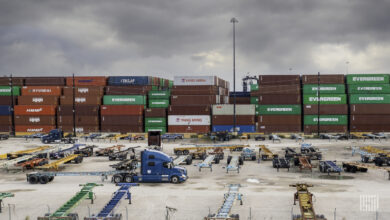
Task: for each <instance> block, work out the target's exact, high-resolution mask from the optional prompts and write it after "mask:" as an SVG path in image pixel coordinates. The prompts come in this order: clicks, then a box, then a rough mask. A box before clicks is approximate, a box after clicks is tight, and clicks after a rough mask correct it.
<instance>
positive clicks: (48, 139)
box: [41, 129, 64, 144]
mask: <svg viewBox="0 0 390 220" xmlns="http://www.w3.org/2000/svg"><path fill="white" fill-rule="evenodd" d="M63 136H64V133H63V132H62V131H61V130H60V129H53V130H51V131H50V132H49V134H47V135H44V136H42V137H41V141H42V143H45V144H48V143H52V142H55V141H61V139H62V138H63Z"/></svg>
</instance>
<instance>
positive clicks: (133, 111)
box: [100, 105, 144, 115]
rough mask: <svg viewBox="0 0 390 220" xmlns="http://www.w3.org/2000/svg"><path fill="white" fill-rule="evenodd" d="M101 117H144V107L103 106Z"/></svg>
mask: <svg viewBox="0 0 390 220" xmlns="http://www.w3.org/2000/svg"><path fill="white" fill-rule="evenodd" d="M100 112H101V115H143V113H144V106H143V105H102V106H101V110H100Z"/></svg>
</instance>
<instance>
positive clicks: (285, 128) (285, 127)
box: [257, 124, 302, 134]
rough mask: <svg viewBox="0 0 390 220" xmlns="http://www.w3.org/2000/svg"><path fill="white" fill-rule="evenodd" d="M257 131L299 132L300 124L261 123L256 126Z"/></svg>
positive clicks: (267, 132)
mask: <svg viewBox="0 0 390 220" xmlns="http://www.w3.org/2000/svg"><path fill="white" fill-rule="evenodd" d="M257 130H258V132H262V133H265V134H271V133H283V132H301V131H302V128H301V125H300V124H299V125H261V126H258V128H257Z"/></svg>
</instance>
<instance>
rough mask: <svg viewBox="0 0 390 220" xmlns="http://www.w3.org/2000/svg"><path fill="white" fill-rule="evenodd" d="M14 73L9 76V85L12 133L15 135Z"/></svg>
mask: <svg viewBox="0 0 390 220" xmlns="http://www.w3.org/2000/svg"><path fill="white" fill-rule="evenodd" d="M13 81H14V80H13V79H12V74H11V75H10V77H9V87H10V89H11V135H13V136H15V116H14V115H15V113H14V111H15V99H14V84H13Z"/></svg>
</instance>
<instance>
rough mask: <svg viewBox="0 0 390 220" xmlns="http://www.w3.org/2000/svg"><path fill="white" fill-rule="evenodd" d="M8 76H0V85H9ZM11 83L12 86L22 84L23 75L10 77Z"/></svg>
mask: <svg viewBox="0 0 390 220" xmlns="http://www.w3.org/2000/svg"><path fill="white" fill-rule="evenodd" d="M10 80H11V79H10V77H0V86H9V85H10ZM12 85H13V86H24V78H23V77H12Z"/></svg>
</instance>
